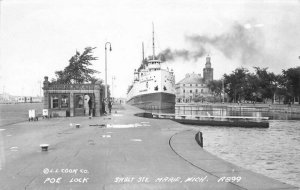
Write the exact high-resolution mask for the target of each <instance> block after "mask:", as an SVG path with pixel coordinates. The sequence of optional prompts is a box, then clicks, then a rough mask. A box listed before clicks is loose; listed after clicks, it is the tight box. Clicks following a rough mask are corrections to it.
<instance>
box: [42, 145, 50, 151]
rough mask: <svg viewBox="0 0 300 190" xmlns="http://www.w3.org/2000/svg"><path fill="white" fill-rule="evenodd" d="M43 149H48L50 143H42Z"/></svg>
mask: <svg viewBox="0 0 300 190" xmlns="http://www.w3.org/2000/svg"><path fill="white" fill-rule="evenodd" d="M40 147H41V148H42V151H48V147H49V144H41V145H40Z"/></svg>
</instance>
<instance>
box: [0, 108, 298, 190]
mask: <svg viewBox="0 0 300 190" xmlns="http://www.w3.org/2000/svg"><path fill="white" fill-rule="evenodd" d="M125 108H126V109H121V110H113V114H112V115H109V116H104V117H100V118H92V119H88V118H86V117H73V118H55V119H49V120H47V119H46V120H42V121H38V122H23V123H18V124H15V125H10V126H6V127H5V128H4V129H5V130H2V131H0V154H1V155H0V184H1V185H0V189H5V190H6V189H7V190H11V189H56V190H58V189H61V190H65V189H72V190H74V189H85V190H88V189H95V190H96V189H97V190H98V189H105V190H107V189H112V190H115V189H130V190H131V189H137V190H140V189H178V190H179V189H180V190H181V189H197V190H198V189H230V190H232V189H298V188H296V187H293V186H290V185H287V184H284V183H281V182H278V181H276V180H273V179H270V178H267V177H265V176H262V175H259V174H255V173H253V172H251V171H248V170H245V169H243V168H240V167H237V166H235V165H233V164H230V163H227V162H225V161H223V160H221V159H219V158H217V157H216V156H213V155H211V154H210V153H208V152H206V151H205V150H203V149H202V148H200V146H199V145H198V144H197V143H196V141H195V139H194V137H195V134H196V132H197V131H194V130H192V128H190V127H187V126H184V125H181V124H178V123H176V122H173V121H169V120H155V119H147V118H140V117H136V116H134V113H137V112H142V111H141V110H139V109H137V108H134V107H130V106H126V107H125ZM115 111H117V112H115ZM75 124H80V128H76V127H75ZM42 143H47V144H50V146H49V151H47V152H43V151H41V150H40V147H39V145H40V144H42Z"/></svg>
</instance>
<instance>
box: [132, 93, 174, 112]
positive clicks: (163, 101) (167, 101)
mask: <svg viewBox="0 0 300 190" xmlns="http://www.w3.org/2000/svg"><path fill="white" fill-rule="evenodd" d="M127 104H129V105H133V106H136V107H138V108H141V109H144V110H170V111H173V110H175V94H169V93H164V92H158V93H150V94H142V95H138V96H134V97H133V98H131V99H130V100H128V101H127Z"/></svg>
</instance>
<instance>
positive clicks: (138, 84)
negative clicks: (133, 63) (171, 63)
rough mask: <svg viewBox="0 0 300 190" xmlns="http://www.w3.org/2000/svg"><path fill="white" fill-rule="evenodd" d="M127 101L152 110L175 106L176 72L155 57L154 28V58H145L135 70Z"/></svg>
mask: <svg viewBox="0 0 300 190" xmlns="http://www.w3.org/2000/svg"><path fill="white" fill-rule="evenodd" d="M143 57H144V56H143ZM127 103H128V104H131V105H134V106H137V107H139V108H142V109H151V110H154V109H157V110H164V109H174V107H175V76H174V72H173V70H169V69H168V68H167V69H163V68H162V67H161V61H160V60H159V58H156V57H155V44H154V30H153V55H152V59H150V60H145V59H144V58H143V62H142V65H141V67H140V68H139V69H137V70H135V71H134V81H133V84H132V85H131V86H130V87H129V89H128V93H127Z"/></svg>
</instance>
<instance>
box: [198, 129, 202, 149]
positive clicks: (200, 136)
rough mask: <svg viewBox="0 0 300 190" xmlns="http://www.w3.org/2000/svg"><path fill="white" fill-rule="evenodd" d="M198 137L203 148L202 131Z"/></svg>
mask: <svg viewBox="0 0 300 190" xmlns="http://www.w3.org/2000/svg"><path fill="white" fill-rule="evenodd" d="M199 138H200V146H201V147H202V148H203V136H202V132H199Z"/></svg>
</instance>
